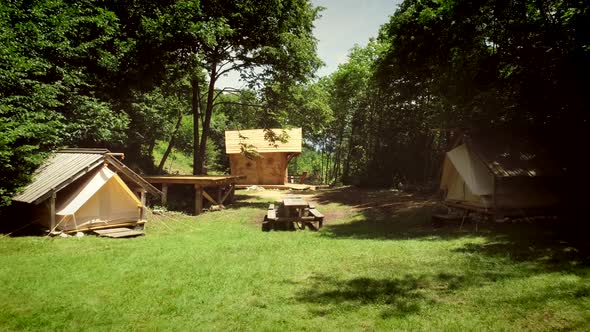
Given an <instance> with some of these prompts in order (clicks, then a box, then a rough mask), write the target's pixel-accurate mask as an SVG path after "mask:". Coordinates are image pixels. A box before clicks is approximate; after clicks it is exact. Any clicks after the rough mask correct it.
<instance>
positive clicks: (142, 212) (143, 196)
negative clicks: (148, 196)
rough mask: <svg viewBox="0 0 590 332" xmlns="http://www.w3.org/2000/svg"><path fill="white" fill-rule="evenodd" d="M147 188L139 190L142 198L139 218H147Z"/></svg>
mask: <svg viewBox="0 0 590 332" xmlns="http://www.w3.org/2000/svg"><path fill="white" fill-rule="evenodd" d="M145 193H146V191H145V190H141V191H140V192H139V199H140V200H141V208H140V211H139V220H144V219H145Z"/></svg>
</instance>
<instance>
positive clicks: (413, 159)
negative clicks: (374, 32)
mask: <svg viewBox="0 0 590 332" xmlns="http://www.w3.org/2000/svg"><path fill="white" fill-rule="evenodd" d="M588 15H590V7H589V6H588V4H587V3H583V2H579V1H578V2H566V1H559V0H557V1H532V0H530V1H520V2H498V1H479V2H470V1H462V0H446V1H422V0H407V1H404V2H403V3H402V4H401V5H400V7H399V9H398V10H397V11H396V12H395V14H394V15H392V16H391V18H390V21H389V23H387V24H385V25H384V26H383V27H382V28H381V31H380V33H379V38H378V40H377V41H371V42H370V43H369V44H368V45H367V46H365V47H355V48H353V49H352V50H351V53H350V55H349V59H348V61H347V62H346V63H345V64H342V65H341V66H339V68H338V70H337V71H336V72H335V73H333V74H332V75H331V78H330V82H329V84H328V85H326V88H327V89H328V91H330V100H331V103H330V106H331V108H332V110H333V112H334V118H335V119H336V120H335V121H334V122H333V123H332V124H333V125H332V127H331V128H330V130H329V131H328V135H326V136H325V138H324V142H325V143H324V144H323V147H322V149H323V151H325V152H326V153H327V154H328V156H329V157H331V158H333V161H332V162H333V166H331V171H330V172H331V174H333V176H334V177H336V178H338V177H341V178H342V179H343V181H344V182H346V183H354V184H365V185H372V186H392V185H396V184H397V183H398V182H422V183H424V182H429V181H432V180H435V181H436V180H437V179H436V177H437V176H438V165H440V161H441V159H442V155H443V153H444V151H446V150H447V149H448V148H449V146H450V144H451V135H450V133H451V130H453V129H459V128H473V127H475V128H488V127H497V128H506V127H511V128H516V127H518V128H522V130H524V131H526V130H529V129H536V130H539V129H541V130H546V131H548V132H555V133H556V136H565V135H569V134H570V133H572V132H584V133H587V132H588V131H587V126H588V123H589V121H588V120H589V119H588V112H587V110H588V108H589V107H590V97H589V95H588V94H587V93H586V92H585V91H584V90H583V89H581V88H580V87H583V86H586V85H587V84H586V80H587V77H588V76H589V75H590V53H588V47H587V46H588V44H589V43H590V33H589V31H590V30H588V29H587V28H586V27H583V23H582V22H584V21H586V22H587V20H588V19H589V18H590V17H589V16H588ZM572 153H574V154H575V152H574V151H572Z"/></svg>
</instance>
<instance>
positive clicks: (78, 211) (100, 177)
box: [13, 149, 162, 232]
mask: <svg viewBox="0 0 590 332" xmlns="http://www.w3.org/2000/svg"><path fill="white" fill-rule="evenodd" d="M116 157H120V158H123V154H121V153H111V152H110V151H108V150H106V149H64V150H60V151H58V152H57V153H55V154H54V155H52V156H51V157H50V158H48V159H47V160H46V161H45V162H44V163H43V165H41V166H40V167H39V168H38V169H37V170H36V171H35V174H34V175H33V181H32V182H31V183H29V185H27V186H26V187H25V188H24V190H23V191H22V192H20V193H19V194H18V195H16V196H14V197H13V201H14V202H15V204H13V207H14V212H13V213H15V215H18V216H19V219H21V220H22V222H23V223H24V222H26V221H29V222H34V223H37V224H41V225H42V226H44V227H46V228H48V229H49V230H50V231H64V232H75V231H86V230H94V229H100V228H112V227H126V226H135V225H138V224H142V223H144V222H145V216H144V209H145V199H146V197H145V196H146V194H147V193H150V194H152V195H155V196H160V195H161V194H162V193H161V192H160V191H159V190H158V189H156V188H155V187H154V186H152V185H151V184H150V183H149V182H147V181H146V180H145V179H143V178H142V177H141V176H139V175H138V174H136V173H135V172H133V171H132V170H130V169H129V168H128V167H127V166H125V165H124V164H123V163H122V162H121V161H120V160H118V159H117V158H116ZM27 218H29V219H32V220H27Z"/></svg>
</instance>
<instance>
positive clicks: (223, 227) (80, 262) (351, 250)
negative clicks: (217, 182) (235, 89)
mask: <svg viewBox="0 0 590 332" xmlns="http://www.w3.org/2000/svg"><path fill="white" fill-rule="evenodd" d="M269 201H273V196H272V195H269V191H267V192H264V193H263V194H247V193H246V192H240V195H239V196H238V202H237V204H234V205H233V206H231V207H230V208H228V209H227V210H224V211H222V212H212V213H206V214H204V215H201V216H199V217H196V218H195V217H191V216H185V215H181V214H170V215H168V216H166V217H157V216H154V218H152V220H151V221H150V223H149V224H148V227H147V229H146V234H147V235H146V236H145V237H140V238H134V239H119V240H114V239H104V238H97V237H93V236H87V237H83V238H67V239H63V238H52V239H51V238H43V237H21V238H9V237H3V238H0V266H2V268H1V269H0V304H1V308H2V310H0V329H1V330H74V331H77V330H109V331H110V330H142V331H143V330H148V331H160V330H223V331H225V330H255V331H278V330H298V331H299V330H314V331H317V330H386V331H392V330H423V331H431V330H449V331H458V330H461V331H462V330H477V331H481V330H510V331H521V330H531V331H549V330H560V329H564V330H580V331H583V330H588V329H589V328H590V277H589V272H590V270H589V268H588V255H587V251H585V250H586V249H585V246H584V245H583V244H584V243H586V242H587V241H586V242H584V241H582V242H578V240H576V239H575V238H574V239H570V238H567V239H566V238H565V237H563V236H565V235H563V234H562V233H559V232H555V229H554V227H539V226H537V225H532V224H512V223H510V224H485V223H484V224H480V225H478V231H477V232H475V225H474V224H472V223H467V224H466V225H464V227H463V228H462V229H461V230H459V227H458V225H456V224H454V223H451V224H448V225H445V226H443V227H439V228H433V227H432V226H431V224H430V211H431V209H432V206H433V204H432V203H431V202H428V201H424V200H422V199H420V198H417V197H411V196H408V195H402V194H398V193H394V192H387V191H380V192H378V191H369V192H367V191H355V190H344V191H329V192H325V193H320V194H319V195H318V196H317V197H316V198H315V201H316V205H317V206H318V209H319V210H320V211H322V212H323V213H324V214H326V217H327V222H326V225H325V227H324V229H323V230H322V231H320V232H311V231H308V230H306V231H297V232H289V231H284V232H280V231H273V232H269V233H264V232H261V230H260V221H261V220H262V218H263V216H264V213H265V209H266V206H267V203H268V202H269ZM353 208H354V210H353ZM586 234H587V233H585V234H583V236H586Z"/></svg>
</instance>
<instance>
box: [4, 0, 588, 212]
mask: <svg viewBox="0 0 590 332" xmlns="http://www.w3.org/2000/svg"><path fill="white" fill-rule="evenodd" d="M320 15H321V8H317V7H314V6H313V5H312V4H311V3H310V1H308V0H288V1H279V0H276V1H255V0H249V1H239V2H235V1H220V0H202V1H198V0H168V1H158V2H144V1H134V0H124V1H112V0H104V1H91V0H85V1H68V0H56V1H10V2H6V1H5V2H2V3H1V4H0V116H1V118H2V121H1V122H0V132H1V133H2V135H1V136H0V183H1V185H0V199H1V200H0V206H2V205H8V204H10V198H11V197H12V196H13V195H14V193H15V192H17V190H18V189H19V188H21V187H22V186H23V185H25V184H26V183H27V182H28V181H30V176H31V174H32V172H33V170H34V169H35V168H36V167H37V166H38V165H39V164H40V163H41V162H42V160H43V159H44V158H45V157H46V156H47V154H48V153H51V152H52V151H55V150H56V149H58V148H60V147H65V146H69V147H107V148H110V149H112V150H116V151H122V152H125V153H126V154H127V159H126V161H127V163H128V164H129V165H130V166H131V167H133V168H136V169H139V170H140V171H142V172H144V173H155V172H162V171H164V165H165V163H166V159H167V158H168V156H170V154H171V153H172V151H173V149H175V150H178V151H180V153H182V154H184V155H185V156H188V157H187V160H189V163H190V165H191V167H192V169H191V171H192V172H193V173H194V174H202V173H206V172H208V171H219V172H224V171H227V167H228V166H227V160H226V159H225V157H224V153H223V131H224V130H225V129H248V128H275V127H288V126H298V127H303V130H304V138H305V145H306V146H305V152H304V154H303V155H302V156H301V157H300V158H299V160H297V161H296V163H294V165H293V166H294V167H296V168H298V171H308V172H309V174H311V175H313V176H311V178H314V179H315V180H316V181H318V182H324V183H344V184H355V185H367V186H394V185H397V184H398V183H399V182H402V183H429V182H433V181H436V180H437V176H438V173H437V172H438V171H439V167H440V162H441V160H442V156H443V155H444V152H445V151H446V150H447V149H448V148H449V145H450V144H451V139H452V136H451V134H452V132H453V130H454V129H458V128H459V129H460V128H507V127H509V128H522V130H525V131H526V130H533V129H534V130H546V131H547V132H551V133H553V134H554V135H556V136H561V135H564V134H566V133H576V134H577V135H578V136H579V137H577V139H578V140H586V141H587V134H586V132H587V130H585V129H586V127H587V126H588V107H589V106H590V105H589V98H590V96H589V95H588V93H587V87H588V84H587V83H586V81H587V79H588V77H590V29H588V27H587V22H590V4H588V2H586V1H550V0H541V1H537V0H535V1H532V0H522V1H492V0H488V1H464V0H441V1H434V0H430V1H429V0H406V1H404V2H403V3H402V4H401V5H400V6H399V8H398V9H397V10H396V11H395V12H394V13H391V16H390V19H389V22H388V23H386V24H385V25H383V26H382V27H381V29H380V31H378V32H376V34H375V38H373V39H372V40H371V41H370V42H369V43H368V44H367V45H357V46H355V47H354V48H353V49H351V50H350V53H349V55H348V59H347V61H346V62H345V63H343V64H341V65H340V66H339V67H338V69H337V70H336V71H335V72H334V73H332V74H331V75H329V76H327V77H322V78H318V77H315V72H316V70H317V69H318V68H319V67H320V66H321V61H320V60H319V58H318V56H317V54H316V43H317V40H316V39H315V37H314V36H313V26H314V21H315V20H316V19H317V18H318V17H319V16H320ZM229 71H237V72H239V74H240V75H241V77H242V79H243V80H244V81H245V82H247V87H246V88H243V89H239V90H236V89H229V88H225V89H220V88H218V87H217V86H216V82H217V80H218V78H219V77H221V76H222V75H224V74H226V73H228V72H229ZM157 151H161V154H158V155H157V158H156V152H157Z"/></svg>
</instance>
